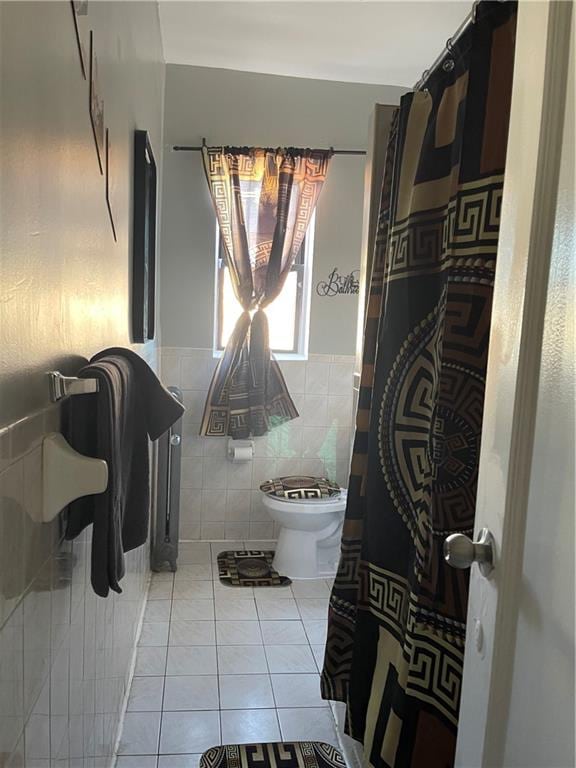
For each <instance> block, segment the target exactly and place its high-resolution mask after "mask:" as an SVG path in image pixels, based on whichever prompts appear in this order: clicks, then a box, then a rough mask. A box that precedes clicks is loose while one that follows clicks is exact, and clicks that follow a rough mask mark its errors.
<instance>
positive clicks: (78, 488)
mask: <svg viewBox="0 0 576 768" xmlns="http://www.w3.org/2000/svg"><path fill="white" fill-rule="evenodd" d="M107 487H108V465H107V464H106V462H105V461H103V460H102V459H92V458H90V457H89V456H84V455H83V454H81V453H78V451H75V450H74V449H73V448H72V447H71V446H70V445H69V444H68V443H67V442H66V440H65V439H64V437H63V436H62V435H61V434H59V433H58V432H52V433H51V434H49V435H47V436H46V437H45V438H44V441H43V443H42V512H41V520H39V521H38V522H42V523H49V522H50V521H51V520H53V519H54V518H55V517H56V515H57V514H58V513H59V512H61V511H62V510H63V509H64V507H66V506H67V505H68V504H70V502H71V501H74V499H79V498H80V497H82V496H91V495H93V494H95V493H103V492H104V491H105V490H106V488H107Z"/></svg>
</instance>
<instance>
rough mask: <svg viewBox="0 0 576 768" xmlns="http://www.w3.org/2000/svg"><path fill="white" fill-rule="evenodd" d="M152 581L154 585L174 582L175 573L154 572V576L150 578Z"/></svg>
mask: <svg viewBox="0 0 576 768" xmlns="http://www.w3.org/2000/svg"><path fill="white" fill-rule="evenodd" d="M150 581H151V583H152V584H155V583H157V582H159V581H170V582H173V581H174V573H173V572H172V571H158V572H156V571H153V572H152V575H151V577H150Z"/></svg>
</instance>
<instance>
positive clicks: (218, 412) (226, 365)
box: [200, 147, 332, 438]
mask: <svg viewBox="0 0 576 768" xmlns="http://www.w3.org/2000/svg"><path fill="white" fill-rule="evenodd" d="M331 155H332V152H331V151H329V150H317V149H313V150H311V149H278V150H269V149H258V148H246V147H244V148H234V147H226V148H212V147H205V148H204V151H203V157H204V167H205V170H206V177H207V179H208V185H209V187H210V193H211V195H212V200H213V202H214V207H215V209H216V215H217V217H218V225H219V228H220V235H221V239H222V243H223V246H224V252H225V255H226V263H227V266H228V268H229V271H230V277H231V280H232V286H233V288H234V293H235V295H236V298H237V299H238V301H239V302H240V304H241V305H242V308H243V310H244V311H243V312H242V314H241V315H240V317H239V318H238V321H237V323H236V326H235V328H234V331H233V332H232V334H231V337H230V340H229V342H228V344H227V346H226V349H225V350H224V354H223V356H222V358H221V360H220V362H219V365H218V367H217V368H216V371H215V373H214V376H213V378H212V382H211V384H210V389H209V392H208V398H207V400H206V406H205V409H204V416H203V419H202V424H201V427H200V434H201V435H206V436H212V437H214V436H225V435H229V436H231V437H233V438H247V437H251V436H257V435H264V434H266V433H267V432H268V431H269V430H270V429H271V428H272V427H275V426H278V425H279V424H282V423H283V422H285V421H289V420H290V419H294V418H296V417H297V416H298V411H297V410H296V407H295V406H294V403H293V402H292V398H291V397H290V395H289V393H288V390H287V388H286V383H285V381H284V377H283V376H282V372H281V371H280V367H279V365H278V363H277V362H276V361H275V360H274V359H273V358H272V357H271V354H270V344H269V340H268V320H267V318H266V313H265V312H264V311H263V310H264V309H265V307H267V306H268V305H269V304H271V303H272V302H273V301H274V299H276V297H277V296H278V295H279V294H280V291H281V290H282V287H283V285H284V282H285V280H286V277H287V276H288V273H289V272H290V269H291V267H292V266H293V264H294V261H295V259H296V257H297V256H298V253H299V251H300V248H301V246H302V243H303V241H304V237H305V235H306V230H307V229H308V225H309V223H310V219H311V217H312V214H313V212H314V208H315V206H316V203H317V201H318V197H319V195H320V192H321V190H322V186H323V184H324V180H325V178H326V173H327V170H328V165H329V162H330V158H331Z"/></svg>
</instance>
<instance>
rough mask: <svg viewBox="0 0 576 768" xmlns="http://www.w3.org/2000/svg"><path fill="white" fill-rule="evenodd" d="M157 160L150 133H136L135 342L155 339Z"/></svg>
mask: <svg viewBox="0 0 576 768" xmlns="http://www.w3.org/2000/svg"><path fill="white" fill-rule="evenodd" d="M156 192H157V179H156V161H155V160H154V153H153V152H152V147H151V145H150V139H149V138H148V132H147V131H134V218H133V232H132V339H133V341H135V342H140V343H142V342H145V341H148V340H150V339H153V338H154V331H155V323H156V318H155V307H156Z"/></svg>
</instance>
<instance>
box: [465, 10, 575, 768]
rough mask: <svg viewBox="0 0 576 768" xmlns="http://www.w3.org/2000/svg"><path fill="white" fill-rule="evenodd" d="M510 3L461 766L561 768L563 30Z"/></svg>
mask: <svg viewBox="0 0 576 768" xmlns="http://www.w3.org/2000/svg"><path fill="white" fill-rule="evenodd" d="M572 5H573V3H572V2H530V0H520V5H519V13H518V29H517V42H516V46H517V47H516V60H515V69H514V85H513V95H512V111H511V120H510V138H509V145H508V158H507V165H506V176H505V185H504V197H503V210H502V221H501V235H500V245H499V251H498V266H497V270H496V285H495V302H494V310H493V320H492V330H491V339H490V357H489V363H488V378H487V389H486V401H485V411H484V426H483V435H482V449H481V456H480V476H479V486H478V502H477V512H476V528H477V531H479V530H480V529H481V528H483V527H487V528H489V529H490V530H491V532H492V533H493V535H494V538H495V569H494V571H493V572H492V574H491V575H490V577H489V578H485V577H483V576H482V575H481V573H480V571H479V569H478V567H477V566H476V565H474V566H473V567H472V570H471V581H470V603H469V611H468V630H469V631H468V639H467V646H466V655H465V664H464V681H463V688H462V706H461V716H460V728H459V736H458V744H457V754H456V764H457V766H459V768H476V767H479V766H482V767H483V768H516V767H518V768H572V767H573V766H574V512H575V510H574V450H575V428H576V425H575V415H574V382H575V366H574V361H575V355H574V305H575V285H574V281H575V269H576V235H575V231H576V212H575V202H574V185H575V176H576V173H575V155H574V143H575V134H574V112H575V109H576V107H575V100H574V92H575V87H576V86H575V75H574V69H575V64H574V27H575V19H574V16H573V15H572V17H571V12H573V10H574V9H573V8H572Z"/></svg>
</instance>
